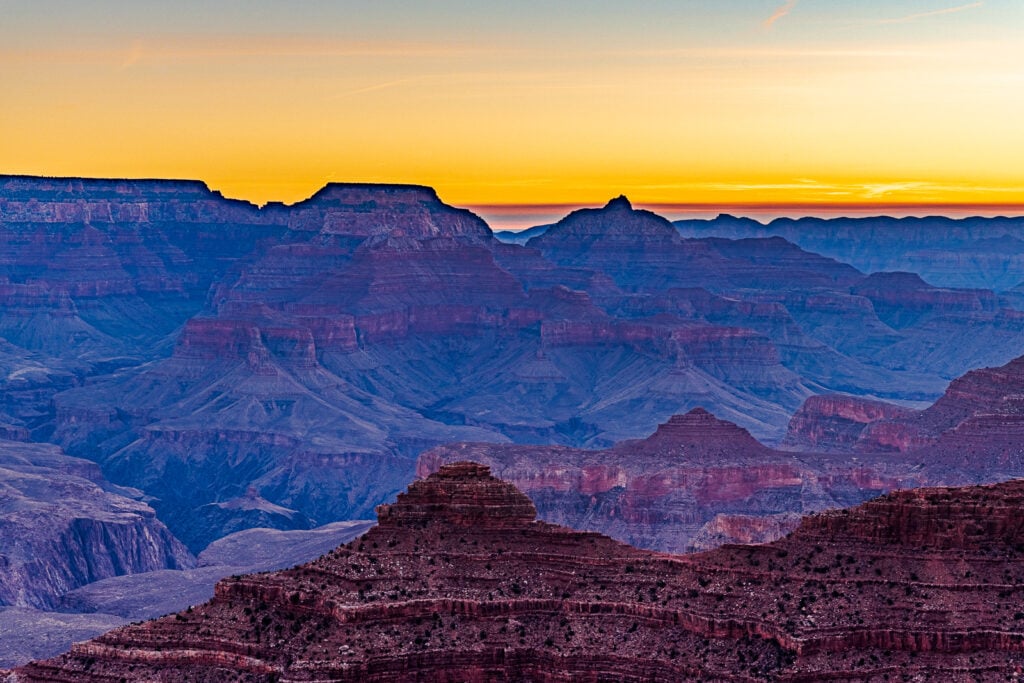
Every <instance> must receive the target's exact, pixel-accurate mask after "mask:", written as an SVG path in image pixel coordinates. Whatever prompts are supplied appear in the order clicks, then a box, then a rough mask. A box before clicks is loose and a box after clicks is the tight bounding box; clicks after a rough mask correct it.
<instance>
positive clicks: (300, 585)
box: [6, 463, 1024, 683]
mask: <svg viewBox="0 0 1024 683" xmlns="http://www.w3.org/2000/svg"><path fill="white" fill-rule="evenodd" d="M1022 504H1024V482H1022V481H1013V482H1009V483H1005V484H998V485H992V486H976V487H965V488H958V489H956V488H954V489H922V490H916V491H904V492H899V493H894V494H890V495H888V496H885V497H883V498H880V499H878V500H876V501H873V502H870V503H867V504H865V505H862V506H859V507H857V508H854V509H852V510H839V511H833V512H828V513H824V514H820V515H816V516H812V517H810V518H808V519H807V520H805V521H804V523H803V524H802V525H801V526H800V528H799V529H798V530H797V531H795V532H794V533H793V534H791V535H790V536H788V537H786V538H784V539H782V540H780V541H777V542H775V543H770V544H765V545H761V546H726V547H723V548H720V549H718V550H715V551H711V552H708V553H702V554H696V555H690V556H673V555H667V554H663V553H655V552H649V551H642V550H637V549H635V548H632V547H629V546H627V545H624V544H621V543H618V542H615V541H613V540H611V539H609V538H607V537H605V536H602V535H599V534H594V533H581V532H576V531H571V530H569V529H566V528H563V527H558V526H554V525H551V524H547V523H544V522H538V521H535V520H533V514H532V505H530V503H529V501H528V500H527V499H526V498H525V496H523V495H522V494H521V493H519V492H518V491H517V490H516V489H515V488H514V487H513V486H511V485H509V484H505V483H503V482H501V481H499V480H497V479H495V478H494V477H492V476H491V475H490V474H489V471H488V469H487V468H486V467H482V466H479V465H475V464H473V463H456V464H452V465H446V466H444V467H443V468H441V470H440V471H439V472H438V473H436V474H434V475H432V476H430V477H429V478H427V479H425V480H423V481H419V482H416V483H415V484H413V485H412V486H411V487H410V488H409V491H408V493H406V494H405V495H403V496H401V497H400V498H399V499H398V501H396V502H395V503H394V504H392V505H388V506H381V508H380V515H381V520H380V521H381V523H380V524H379V525H378V526H377V527H376V528H374V529H372V530H371V531H369V532H368V533H367V534H366V535H365V536H363V537H362V538H360V539H358V540H356V541H353V542H351V543H349V544H347V545H344V546H341V547H339V548H337V549H336V550H334V551H332V552H330V553H328V554H327V555H324V556H323V557H321V558H319V559H317V560H315V561H313V562H311V563H309V564H306V565H301V566H298V567H295V568H293V569H290V570H286V571H282V572H276V573H270V574H258V575H252V576H244V577H233V578H231V579H227V580H225V581H222V582H221V583H220V584H218V586H217V589H216V595H215V597H214V599H213V600H211V601H210V602H209V603H206V604H205V605H200V606H197V607H195V608H193V609H190V610H187V611H185V612H181V613H178V614H175V615H170V616H167V617H163V618H161V619H158V620H155V621H151V622H148V623H144V624H138V625H133V626H127V627H123V628H120V629H117V630H115V631H111V632H110V633H107V634H105V635H103V636H101V637H99V638H97V639H95V640H93V641H90V642H87V643H80V644H78V645H76V646H74V648H73V649H72V650H71V652H70V653H68V654H66V655H63V656H61V657H58V658H55V659H52V660H49V661H45V662H37V663H33V664H30V665H27V666H25V667H21V668H19V669H17V670H16V672H14V673H13V674H8V675H7V676H6V680H8V681H18V682H19V683H24V682H26V681H67V682H70V681H76V682H77V681H97V682H98V681H103V682H108V681H118V680H148V681H203V682H207V681H223V680H243V681H328V680H330V681H409V680H419V681H437V682H441V681H448V682H450V681H456V680H457V681H522V680H532V681H550V682H554V681H570V680H587V681H597V680H600V681H665V682H669V681H698V680H700V681H707V680H716V681H756V680H772V681H817V680H872V681H874V680H878V681H882V680H899V679H900V678H905V679H906V680H979V681H1005V680H1008V679H1011V678H1013V677H1015V676H1016V675H1018V674H1019V673H1020V672H1021V670H1022V667H1024V612H1022V611H1020V604H1021V601H1020V597H1021V592H1022V590H1024V525H1021V523H1020V517H1019V510H1020V507H1021V505H1022Z"/></svg>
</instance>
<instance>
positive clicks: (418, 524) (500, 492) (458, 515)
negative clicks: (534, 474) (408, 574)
mask: <svg viewBox="0 0 1024 683" xmlns="http://www.w3.org/2000/svg"><path fill="white" fill-rule="evenodd" d="M536 518H537V509H536V508H535V507H534V506H533V502H532V501H530V499H529V498H528V497H527V496H526V495H525V494H524V493H522V492H521V491H519V489H517V488H516V487H515V486H513V485H512V484H509V483H506V482H504V481H501V480H500V479H496V478H495V477H493V476H491V470H490V468H489V467H487V466H486V465H480V464H478V463H475V462H455V463H451V464H450V465H444V466H443V467H441V468H440V470H438V471H437V472H436V473H435V474H432V475H430V476H429V477H427V478H426V479H421V480H420V481H417V482H414V483H413V484H412V485H411V486H409V490H408V491H407V492H406V493H400V494H399V495H398V500H397V501H395V502H394V503H392V504H391V505H380V506H378V507H377V519H378V522H379V524H380V526H381V527H385V528H387V527H390V528H396V527H405V528H411V529H416V528H422V527H425V526H427V525H428V524H432V523H441V524H448V525H451V526H458V527H473V528H476V529H508V528H515V527H522V526H526V525H528V524H530V523H531V522H533V521H534V520H535V519H536Z"/></svg>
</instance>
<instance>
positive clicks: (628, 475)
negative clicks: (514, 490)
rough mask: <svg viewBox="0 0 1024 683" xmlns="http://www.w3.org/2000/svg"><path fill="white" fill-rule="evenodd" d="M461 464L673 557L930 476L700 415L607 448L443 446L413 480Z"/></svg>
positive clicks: (563, 517) (543, 512) (554, 510)
mask: <svg viewBox="0 0 1024 683" xmlns="http://www.w3.org/2000/svg"><path fill="white" fill-rule="evenodd" d="M462 460H474V461H478V462H482V463H485V464H487V465H488V466H489V467H491V468H492V469H493V470H494V472H495V473H496V474H497V475H498V476H499V477H501V478H502V479H503V480H505V481H509V482H511V483H513V484H515V485H516V486H517V487H518V488H519V489H520V490H522V491H524V492H525V493H527V494H528V495H529V496H530V497H531V498H532V499H533V501H534V503H535V504H536V505H537V508H538V510H539V513H540V516H541V518H543V519H545V520H547V521H550V522H555V523H559V524H565V525H566V526H570V527H573V528H577V529H587V530H592V531H600V532H602V533H606V534H608V535H610V536H612V537H614V538H617V539H619V540H622V541H625V542H628V543H630V544H633V545H637V546H640V547H645V548H652V549H657V550H665V551H669V552H683V551H689V550H692V549H694V548H705V549H706V548H708V547H712V544H715V545H721V544H722V543H728V542H752V541H755V540H758V541H769V540H774V539H775V538H778V537H780V536H781V535H782V534H784V533H785V532H786V531H788V530H789V529H790V528H791V527H790V526H787V522H786V521H785V520H786V519H789V520H790V522H791V520H792V515H794V514H806V513H808V512H813V511H816V510H821V509H824V508H827V507H836V506H845V505H852V504H855V503H858V502H860V501H862V500H866V499H867V498H870V497H871V496H873V495H877V494H878V493H882V492H885V491H889V490H892V489H894V488H901V487H903V486H908V485H921V484H923V483H927V482H928V481H929V479H927V476H928V473H927V471H926V470H925V471H922V468H921V467H920V465H919V463H918V462H917V461H910V460H902V459H899V458H897V459H892V458H888V459H887V458H870V457H864V458H861V459H860V460H857V461H852V462H851V461H848V460H845V459H842V458H834V457H830V456H825V455H820V454H811V453H790V452H783V451H777V450H774V449H771V448H768V447H767V446H764V445H762V444H761V443H759V442H758V441H757V440H755V439H754V438H753V437H752V436H751V435H750V433H749V432H747V431H746V430H744V429H742V428H740V427H738V426H736V425H735V424H733V423H730V422H727V421H724V420H720V419H718V418H716V417H715V416H714V415H712V414H710V413H708V412H707V411H705V410H703V409H699V408H698V409H695V410H692V411H690V412H689V413H687V414H685V415H676V416H674V417H672V418H671V419H670V420H668V422H666V423H665V424H662V425H661V426H660V427H659V428H658V429H657V431H656V432H655V433H654V434H652V435H651V436H650V437H648V438H646V439H639V440H631V441H625V442H622V443H619V444H616V445H615V446H613V447H611V448H608V449H605V450H582V449H573V448H559V447H551V446H520V445H503V444H472V443H462V444H451V445H446V446H439V447H437V448H434V449H432V450H429V451H427V452H425V453H423V454H422V455H421V456H420V458H419V461H418V465H417V474H418V475H419V476H420V477H427V476H429V475H430V474H431V473H433V472H436V471H438V470H439V469H440V468H442V467H443V466H444V464H445V463H450V462H456V461H462ZM754 519H763V520H765V521H764V522H754V521H752V520H754ZM772 519H774V520H775V521H774V522H770V521H768V520H772ZM743 520H748V521H746V522H744V521H743ZM755 527H760V528H759V529H757V528H755ZM732 532H735V535H731V533H732Z"/></svg>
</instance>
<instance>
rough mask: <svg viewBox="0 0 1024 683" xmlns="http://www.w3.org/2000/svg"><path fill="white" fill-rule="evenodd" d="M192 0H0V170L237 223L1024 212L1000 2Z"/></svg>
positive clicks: (1007, 24)
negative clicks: (345, 201) (106, 187)
mask: <svg viewBox="0 0 1024 683" xmlns="http://www.w3.org/2000/svg"><path fill="white" fill-rule="evenodd" d="M83 4H84V5H87V7H85V8H83V7H82V5H83ZM209 4H211V3H200V2H195V1H193V0H186V1H183V2H181V3H177V4H175V5H174V7H175V9H173V10H172V9H168V4H167V3H156V2H150V1H143V2H138V3H134V4H133V5H125V4H124V3H118V2H113V1H112V0H111V1H107V2H102V1H99V2H93V3H70V2H61V1H59V0H55V1H54V2H52V3H29V2H14V3H13V7H12V8H11V10H10V12H8V13H7V16H5V20H4V22H3V24H2V25H0V92H3V106H2V107H0V172H2V173H31V174H44V175H83V176H116V177H141V176H148V177H188V178H200V179H203V180H205V181H207V182H208V183H209V184H210V185H211V186H212V187H214V188H216V189H220V190H221V191H223V192H224V193H225V194H227V195H229V196H235V197H243V198H247V199H251V200H253V201H256V202H265V201H268V200H284V201H295V200H298V199H301V198H304V197H306V196H309V195H310V194H311V193H312V192H313V191H315V190H316V189H317V188H318V187H320V186H321V185H323V184H324V183H325V182H328V181H379V182H414V183H422V184H427V185H432V186H434V187H436V188H437V189H438V191H439V192H440V193H441V195H442V197H443V198H444V199H445V200H446V201H448V202H450V203H454V204H460V205H474V206H479V205H494V204H498V205H504V204H512V205H515V204H580V203H585V204H593V203H601V202H604V201H606V200H607V199H608V198H609V197H612V196H615V195H617V194H619V193H626V194H627V195H628V196H629V197H630V198H631V199H632V200H633V201H634V203H638V204H673V205H675V204H698V205H712V207H713V206H717V205H722V206H723V207H725V206H732V207H743V206H751V205H760V204H782V205H790V206H795V205H810V206H811V208H810V209H808V211H813V207H815V206H819V205H834V204H839V205H860V204H872V205H878V206H883V205H891V204H898V205H914V204H925V205H935V204H939V205H964V204H967V205H971V204H979V205H989V206H994V207H999V208H1006V209H1007V210H1008V211H1012V210H1013V209H1014V207H1018V206H1020V205H1024V163H1022V161H1021V160H1022V159H1024V126H1021V124H1020V122H1021V121H1024V3H1020V2H1019V1H1018V0H1013V1H1012V2H1011V1H1010V0H988V1H987V2H966V3H957V2H946V1H943V0H931V1H925V0H912V1H910V0H907V1H904V0H900V1H889V2H871V1H868V0H865V2H860V3H848V2H826V1H825V0H818V1H817V2H812V1H810V0H805V1H803V2H793V1H792V0H791V1H790V2H779V1H776V0H763V1H758V0H730V1H728V2H723V3H686V2H681V3H664V2H655V1H653V0H649V1H648V0H644V1H639V2H637V3H635V4H631V6H630V7H631V9H630V10H629V11H623V10H622V9H621V8H622V7H624V5H622V4H617V3H601V2H591V3H583V2H576V1H575V0H567V1H566V2H565V3H564V4H560V5H559V6H558V7H557V8H552V5H551V3H540V2H533V1H532V0H524V1H523V2H522V3H521V4H518V5H517V8H518V10H517V11H514V12H513V10H512V9H510V6H508V5H506V4H504V3H503V4H498V3H486V2H477V3H468V2H467V3H463V2H458V1H456V0H443V1H440V2H437V3H435V4H433V6H432V7H430V8H424V7H423V3H408V2H395V1H390V2H389V1H387V0H382V1H381V2H379V3H375V4H374V5H372V6H370V5H368V4H367V3H362V2H331V3H328V2H320V1H319V0H310V1H309V2H308V3H307V2H304V3H301V4H296V3H283V2H271V1H270V0H251V1H250V2H248V3H243V2H241V1H240V0H232V1H228V2H224V3H213V4H215V5H217V7H213V8H211V7H208V6H207V5H209ZM701 4H703V5H705V7H697V5H701ZM716 4H717V5H718V6H717V7H715V8H708V7H706V5H716ZM42 5H45V6H46V7H45V8H41V6H42ZM854 5H855V7H853V6H854ZM5 12H7V7H6V6H5ZM951 210H952V209H951ZM751 211H753V209H751Z"/></svg>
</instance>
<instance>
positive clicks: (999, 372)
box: [786, 356, 1024, 480]
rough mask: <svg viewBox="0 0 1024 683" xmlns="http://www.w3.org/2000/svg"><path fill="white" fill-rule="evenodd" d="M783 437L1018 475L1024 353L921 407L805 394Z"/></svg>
mask: <svg viewBox="0 0 1024 683" xmlns="http://www.w3.org/2000/svg"><path fill="white" fill-rule="evenodd" d="M786 440H787V443H789V444H791V445H794V446H802V447H807V446H810V445H814V446H820V447H824V448H829V449H832V450H835V451H837V452H858V453H871V452H885V451H898V452H902V453H908V454H916V455H918V456H920V457H921V458H922V459H924V460H926V461H927V462H928V463H929V465H930V466H931V467H932V468H933V469H935V470H936V471H938V470H940V469H941V468H943V467H945V468H947V469H948V470H955V471H957V472H960V473H961V476H968V477H970V476H974V477H978V478H982V479H988V480H996V479H998V478H1000V477H1008V476H1019V475H1020V474H1024V451H1022V446H1021V444H1022V443H1024V356H1022V357H1020V358H1017V359H1015V360H1012V361H1010V362H1009V363H1007V364H1006V365H1003V366H1000V367H995V368H983V369H980V370H974V371H971V372H969V373H967V374H966V375H964V376H963V377H960V378H958V379H956V380H954V381H953V382H951V383H950V384H949V387H948V388H947V390H946V392H945V394H943V395H942V397H941V398H939V400H937V401H936V402H935V403H934V404H933V405H931V406H929V407H928V408H925V409H924V410H920V411H912V410H904V409H900V408H897V407H895V406H892V407H884V406H883V405H881V404H878V403H876V402H868V401H865V400H863V399H858V398H854V397H845V396H842V397H832V396H818V397H814V398H811V399H808V400H807V402H806V403H805V404H804V406H803V407H802V408H801V409H800V410H799V411H797V413H796V414H795V415H794V416H793V420H792V421H791V422H790V427H789V434H788V436H787V439H786Z"/></svg>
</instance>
